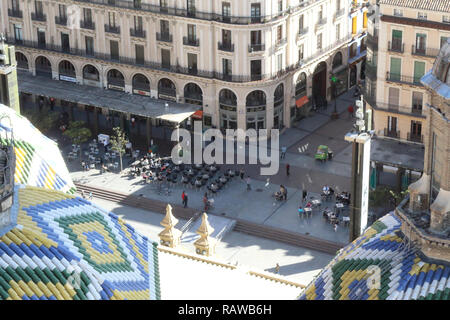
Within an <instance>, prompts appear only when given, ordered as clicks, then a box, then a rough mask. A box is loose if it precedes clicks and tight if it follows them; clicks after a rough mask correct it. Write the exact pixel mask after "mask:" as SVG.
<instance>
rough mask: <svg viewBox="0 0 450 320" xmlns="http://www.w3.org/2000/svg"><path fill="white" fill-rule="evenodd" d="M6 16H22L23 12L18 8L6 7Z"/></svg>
mask: <svg viewBox="0 0 450 320" xmlns="http://www.w3.org/2000/svg"><path fill="white" fill-rule="evenodd" d="M8 16H9V17H13V18H23V12H22V10H19V9H8Z"/></svg>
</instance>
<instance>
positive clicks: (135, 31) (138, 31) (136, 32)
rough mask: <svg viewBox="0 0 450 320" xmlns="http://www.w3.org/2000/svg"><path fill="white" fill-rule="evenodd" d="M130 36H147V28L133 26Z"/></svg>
mask: <svg viewBox="0 0 450 320" xmlns="http://www.w3.org/2000/svg"><path fill="white" fill-rule="evenodd" d="M130 36H132V37H136V38H145V37H146V36H147V35H146V32H145V30H142V29H133V28H131V29H130Z"/></svg>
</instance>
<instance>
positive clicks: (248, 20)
mask: <svg viewBox="0 0 450 320" xmlns="http://www.w3.org/2000/svg"><path fill="white" fill-rule="evenodd" d="M74 1H75V2H81V3H89V4H100V5H105V6H112V7H117V8H125V9H135V10H142V11H147V12H153V13H159V14H166V15H171V16H179V17H189V18H194V19H200V20H209V21H218V22H223V23H230V24H241V25H248V24H253V23H267V22H271V21H274V20H277V19H279V18H281V17H283V16H285V14H287V13H289V12H292V11H293V10H295V9H296V8H300V7H304V6H305V2H302V3H300V4H298V5H296V6H292V7H288V8H287V9H286V10H284V11H282V12H278V13H275V14H272V15H267V16H253V17H252V16H247V17H240V16H229V15H222V14H220V13H213V12H200V11H197V10H192V9H191V10H188V9H181V8H171V7H161V6H159V5H153V4H148V3H138V2H133V1H127V0H74ZM307 4H309V3H307Z"/></svg>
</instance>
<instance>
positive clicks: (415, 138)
mask: <svg viewBox="0 0 450 320" xmlns="http://www.w3.org/2000/svg"><path fill="white" fill-rule="evenodd" d="M407 139H408V141H413V142H419V143H423V135H421V134H413V133H411V132H408V134H407Z"/></svg>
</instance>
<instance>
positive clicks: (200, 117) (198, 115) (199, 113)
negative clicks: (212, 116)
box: [191, 110, 203, 120]
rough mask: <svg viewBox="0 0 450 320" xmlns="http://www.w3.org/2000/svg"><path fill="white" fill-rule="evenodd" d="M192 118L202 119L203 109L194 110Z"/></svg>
mask: <svg viewBox="0 0 450 320" xmlns="http://www.w3.org/2000/svg"><path fill="white" fill-rule="evenodd" d="M191 117H192V118H193V119H199V120H201V119H203V111H202V110H197V111H195V112H194V114H193V115H192V116H191Z"/></svg>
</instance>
